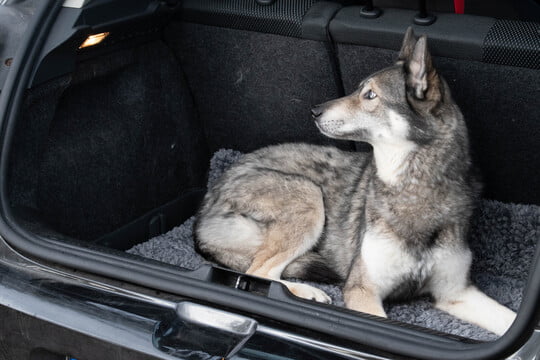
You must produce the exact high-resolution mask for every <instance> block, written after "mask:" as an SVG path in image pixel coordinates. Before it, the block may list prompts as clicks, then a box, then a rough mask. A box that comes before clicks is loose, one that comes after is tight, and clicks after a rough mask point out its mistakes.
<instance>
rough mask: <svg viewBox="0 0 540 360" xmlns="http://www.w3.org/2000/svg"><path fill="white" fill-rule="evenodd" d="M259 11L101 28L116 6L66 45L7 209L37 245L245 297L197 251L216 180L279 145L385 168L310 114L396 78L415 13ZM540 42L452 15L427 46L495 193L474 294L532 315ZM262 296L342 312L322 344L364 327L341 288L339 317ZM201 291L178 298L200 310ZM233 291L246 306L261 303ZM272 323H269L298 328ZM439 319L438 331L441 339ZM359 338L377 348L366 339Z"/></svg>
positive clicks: (22, 148) (27, 126) (36, 93)
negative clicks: (335, 152) (88, 43)
mask: <svg viewBox="0 0 540 360" xmlns="http://www.w3.org/2000/svg"><path fill="white" fill-rule="evenodd" d="M134 3H135V2H134ZM243 3H246V5H241V6H240V5H239V6H240V7H239V8H235V7H234V6H231V7H229V8H227V6H228V5H227V4H228V2H224V4H225V5H219V4H217V3H216V2H212V1H203V2H191V1H185V2H184V4H183V5H182V6H176V7H174V8H166V6H164V7H165V8H166V9H165V10H163V9H161V8H160V9H158V10H156V9H151V11H150V10H149V9H150V7H141V9H142V10H140V12H141V14H137V16H134V17H131V18H129V19H127V18H126V19H112V20H111V19H102V18H101V17H100V16H98V15H96V14H99V12H98V10H99V9H100V8H99V6H103V8H101V10H103V9H104V7H105V6H106V2H98V4H97V5H96V6H94V7H93V8H92V7H90V8H89V9H88V10H87V11H88V12H90V11H91V10H92V9H93V10H94V13H93V14H94V15H95V16H94V18H92V16H89V15H88V14H87V17H86V18H85V20H84V21H86V22H88V23H85V24H84V25H85V26H81V27H80V28H79V30H77V31H72V32H71V33H70V34H69V36H67V35H65V34H64V35H63V36H64V37H62V35H58V34H59V33H60V32H54V31H51V37H50V38H49V39H48V40H47V41H46V42H45V43H44V48H43V50H42V52H41V55H40V57H39V61H38V62H37V65H36V68H35V72H34V73H33V77H32V81H31V84H30V86H29V87H28V89H27V90H26V92H25V94H24V99H23V103H22V106H21V110H20V112H19V116H18V117H17V119H16V122H15V125H14V126H15V127H14V133H13V136H12V142H11V148H10V149H11V150H10V157H9V169H8V170H9V172H8V176H7V191H8V195H9V199H8V200H9V206H10V211H11V213H12V214H13V215H14V218H13V219H14V220H15V222H17V223H18V226H20V227H21V228H22V229H23V231H28V233H29V234H30V235H29V236H34V237H36V238H37V239H49V240H53V241H55V242H56V244H69V246H71V247H72V248H74V249H77V248H80V249H89V250H91V251H93V252H95V253H96V254H97V255H96V256H98V257H99V254H100V253H102V254H114V256H116V257H117V258H118V259H122V258H123V257H125V258H126V259H130V261H134V264H136V263H137V262H138V261H140V262H141V264H143V263H144V261H143V259H142V256H144V257H148V258H153V259H155V260H158V261H160V262H168V263H169V264H173V265H175V266H182V267H184V268H186V269H188V270H185V271H183V270H181V269H179V268H176V269H177V270H179V271H180V272H178V274H179V277H182V276H186V277H187V278H191V279H196V280H199V281H200V280H202V281H206V282H208V283H211V284H212V286H213V287H212V289H213V290H214V292H215V293H217V294H219V293H220V292H222V291H224V289H226V288H227V289H229V290H231V289H230V288H231V287H234V286H233V285H231V282H232V281H233V280H235V279H236V277H235V276H236V275H235V273H234V272H228V271H227V270H223V269H219V268H211V267H210V266H209V265H203V264H204V263H203V261H202V258H200V257H199V255H198V254H196V253H195V251H194V250H193V249H192V243H190V241H191V242H192V235H191V226H192V223H193V220H194V219H193V218H192V217H193V216H195V215H196V212H197V208H198V206H199V203H200V201H201V199H202V196H203V195H204V194H205V192H206V188H207V183H208V181H214V180H215V178H216V177H218V176H219V174H220V173H221V171H223V170H224V169H225V168H226V167H227V166H228V165H229V164H231V163H233V162H234V161H235V160H236V159H237V158H238V157H239V156H241V155H240V154H241V153H245V152H249V151H253V150H255V149H258V148H261V147H263V146H267V145H271V144H279V143H285V142H308V143H314V144H330V145H335V146H337V147H339V148H341V149H344V150H349V151H370V149H369V147H368V146H366V145H365V144H361V143H352V142H345V141H335V140H331V139H329V138H326V137H324V136H323V135H321V134H320V133H319V132H318V130H317V129H316V127H315V126H314V124H313V123H312V121H311V118H310V112H309V110H310V108H311V107H312V106H313V105H315V104H318V103H322V102H324V101H327V100H330V99H333V98H336V97H339V96H342V95H343V94H344V93H350V92H352V91H353V90H354V89H355V87H356V86H357V84H358V83H359V82H360V81H361V80H362V79H363V78H364V77H365V76H367V75H369V74H371V73H373V72H375V71H377V70H379V69H381V68H383V67H385V66H388V65H391V64H392V63H393V62H394V61H395V60H396V56H397V50H398V48H399V44H400V39H401V36H402V34H403V32H404V30H405V28H406V27H407V25H408V23H410V19H411V16H414V14H415V13H416V12H415V11H412V10H404V9H400V10H397V9H384V15H383V16H382V17H381V18H380V19H366V18H361V17H360V16H359V14H358V7H354V6H349V7H343V8H342V7H341V6H340V5H338V4H334V3H328V2H323V3H315V2H313V1H303V2H297V3H295V5H291V7H290V9H287V8H281V7H280V6H279V1H278V3H277V4H275V5H271V6H268V7H264V6H261V5H258V4H257V3H256V2H242V4H243ZM98 5H99V6H98ZM133 7H135V6H133ZM80 11H81V10H80V9H66V8H64V9H63V10H62V13H61V15H62V16H63V17H60V18H59V20H58V21H57V22H56V23H55V25H54V26H53V30H54V29H59V28H60V29H67V28H71V27H72V25H73V23H76V22H79V23H78V24H79V25H81V23H80V21H81V18H82V17H80ZM133 11H136V10H133ZM265 11H266V12H265ZM111 18H112V16H111ZM70 21H71V22H70ZM92 21H94V22H95V23H90V22H92ZM81 29H82V30H81ZM508 29H510V30H515V31H509V30H508ZM538 29H539V26H538V24H537V23H526V22H521V21H515V20H512V21H510V20H495V19H491V18H485V17H480V16H470V15H463V16H461V17H459V16H457V15H452V14H438V19H437V22H435V24H433V25H432V26H428V27H421V26H417V29H416V31H417V32H418V33H424V32H425V33H427V34H428V36H429V38H430V40H429V41H430V46H431V49H432V53H433V54H434V56H435V59H434V60H435V66H436V67H437V69H438V70H439V72H440V73H441V74H442V75H443V76H444V77H445V79H446V80H447V82H448V84H449V86H450V88H451V89H452V92H453V96H454V99H455V101H456V102H457V103H458V104H459V105H460V107H461V109H462V112H463V113H464V116H465V119H466V121H467V125H468V128H469V134H470V138H471V146H472V153H473V157H474V160H475V162H476V164H477V165H478V167H479V169H480V172H481V174H482V178H483V183H484V192H483V199H484V200H483V201H482V202H481V204H479V210H478V211H477V213H476V214H475V218H474V219H473V226H472V231H471V234H470V238H471V242H472V243H471V247H472V248H473V251H474V253H475V262H474V265H473V269H472V278H473V281H475V282H477V283H481V284H483V286H484V290H485V291H486V292H488V294H490V295H491V296H493V297H496V298H497V299H498V300H499V301H501V302H503V303H505V304H507V305H508V306H510V307H513V308H514V309H515V310H517V309H518V308H519V305H520V304H521V303H522V301H523V300H522V294H523V291H524V290H525V288H526V283H527V274H528V273H529V270H530V269H529V268H530V265H531V263H534V261H533V260H534V249H535V245H536V240H537V239H538V234H539V226H540V215H539V214H540V210H539V208H538V205H539V204H540V192H538V189H539V188H540V180H539V177H538V168H539V167H540V155H539V154H540V147H539V143H538V139H539V137H540V126H539V124H538V119H539V118H540V106H539V102H538V98H539V97H540V88H539V84H540V72H539V71H538V68H539V67H540V64H539V49H540V47H539V46H538V39H537V37H536V38H534V36H532V35H531V34H532V33H534V32H535V31H538ZM103 31H107V32H110V35H109V36H108V38H106V39H105V41H104V42H103V43H102V44H100V45H97V46H94V47H89V48H82V49H80V48H79V45H80V44H81V43H82V40H84V38H86V36H87V35H88V34H90V33H97V32H103ZM518 31H520V32H521V33H519V34H518V35H510V33H512V32H513V33H514V34H516V33H517V32H518ZM53 35H54V36H56V38H54V37H53ZM524 39H525V40H524ZM527 39H529V40H527ZM531 39H533V40H531ZM534 39H535V40H534ZM535 41H536V42H535ZM211 159H212V162H211ZM211 164H212V165H211ZM181 224H183V225H182V226H180V227H178V226H179V225H181ZM171 229H172V231H171V232H169V233H168V234H166V235H162V234H164V233H167V232H168V231H170V230H171ZM58 246H60V245H58ZM126 250H129V252H128V253H126V252H125V251H126ZM59 252H60V250H59ZM59 259H60V258H57V260H56V261H58V262H61V260H59ZM118 261H119V262H121V260H118ZM126 261H127V260H126ZM145 261H146V260H145ZM71 266H73V267H76V266H74V265H71ZM134 266H135V265H134ZM141 266H142V265H141ZM160 266H163V268H164V269H165V268H166V265H165V264H160ZM158 268H159V267H158ZM197 269H199V270H197ZM201 269H202V270H201ZM87 270H91V266H90V267H87ZM191 270H193V271H191ZM96 271H97V270H96ZM100 271H101V273H102V274H103V273H109V274H110V276H111V277H115V274H113V273H110V272H107V271H108V270H107V271H105V270H100ZM133 281H134V282H136V281H137V280H136V279H135V277H134V278H133ZM253 281H254V283H256V280H253ZM534 281H536V282H538V281H540V279H535V280H534ZM257 286H259V288H260V289H262V290H260V291H255V295H256V296H259V297H263V298H264V297H267V298H270V299H272V298H273V299H274V300H275V299H277V300H279V301H286V302H287V303H288V304H291V305H293V306H296V307H298V308H302V307H303V308H306V309H308V310H309V311H311V312H312V313H313V314H315V313H318V311H319V310H317V309H318V308H319V307H320V308H326V309H329V310H328V311H330V312H329V313H328V314H330V315H320V318H319V320H318V321H319V322H316V321H313V324H312V323H305V324H304V326H306V327H308V328H310V327H312V328H315V329H316V330H318V331H324V330H323V329H324V323H326V324H327V327H329V328H332V326H334V325H332V323H333V321H334V320H335V319H339V316H341V315H335V316H334V315H332V314H340V313H341V314H342V316H346V317H347V319H349V318H350V319H353V320H352V321H354V317H356V316H358V317H359V318H361V317H362V316H361V315H358V314H351V313H350V312H346V311H344V310H342V307H340V306H339V305H342V301H341V302H340V298H339V289H338V288H337V287H335V286H333V287H332V286H330V285H323V287H324V286H326V288H325V289H327V291H329V292H336V295H335V297H334V302H335V305H338V306H334V307H332V306H324V305H318V304H313V303H309V302H305V301H301V300H298V299H295V298H294V297H293V296H292V295H291V294H288V293H287V292H286V291H284V290H283V289H282V288H281V287H280V286H279V290H276V289H278V286H276V285H269V284H267V283H265V282H262V283H261V284H258V285H257ZM255 287H256V286H255ZM186 289H187V287H184V290H185V293H182V290H179V293H180V294H182V295H186V296H190V297H192V298H195V299H196V298H197V296H196V295H195V293H193V292H189V291H188V290H186ZM486 289H487V290H486ZM233 291H234V292H233V293H232V294H238V298H241V296H242V294H243V293H245V292H246V291H243V290H240V289H233ZM235 292H236V293H235ZM233 298H234V297H233ZM250 299H251V298H248V300H245V301H252V300H250ZM284 299H286V300H284ZM204 301H207V302H211V303H212V302H213V301H212V299H210V298H204ZM224 301H225V300H224ZM241 304H244V303H243V302H242V303H241V302H240V301H239V302H238V304H236V305H235V304H233V303H228V304H221V305H223V306H230V307H232V308H235V307H240V306H243V305H241ZM268 306H269V308H268V309H269V310H268V311H267V312H266V313H265V314H263V315H264V316H268V317H274V318H276V319H279V318H280V316H281V318H284V317H285V316H284V315H279V316H278V313H279V311H282V310H272V309H273V308H272V307H271V305H268ZM387 306H388V307H389V308H390V309H392V310H391V314H394V315H395V316H392V315H391V316H390V317H391V318H393V319H394V320H398V321H400V322H404V323H409V324H413V325H422V326H425V327H429V328H432V329H434V330H437V331H441V332H447V333H453V334H455V335H460V336H463V337H470V338H473V339H480V340H494V339H495V338H496V337H495V336H493V334H488V333H485V332H482V331H481V330H479V329H477V328H474V327H470V326H468V325H464V324H462V323H460V322H458V321H456V320H455V319H452V318H450V317H449V316H447V315H444V314H442V313H441V312H434V311H433V309H431V308H430V306H429V301H427V299H421V300H419V301H416V302H415V303H414V304H412V305H411V304H409V303H399V304H387ZM247 312H250V310H247ZM272 314H275V316H272ZM403 314H407V316H403ZM425 314H428V318H425ZM314 316H316V315H314ZM423 316H424V318H423V319H421V318H422V317H423ZM429 316H433V317H435V318H437V319H439V320H437V321H438V322H439V323H438V324H435V325H433V324H432V325H430V322H431V323H432V322H433V321H434V320H430V319H432V318H429ZM444 316H447V317H444ZM368 318H369V317H368ZM282 321H283V320H282ZM291 321H292V322H294V321H295V320H291ZM437 321H435V322H437ZM338 322H339V321H338ZM384 323H385V324H386V325H388V326H389V327H390V328H392V327H396V326H399V324H398V323H391V322H384ZM293 325H294V324H293ZM342 325H343V324H342ZM453 328H458V330H457V331H453ZM367 329H369V326H368V328H367ZM385 329H386V328H385ZM355 331H356V330H355ZM357 331H360V330H357ZM363 331H365V329H364V330H363ZM352 333H353V335H350V336H351V337H352V340H357V341H360V342H361V340H360V337H358V334H361V332H360V333H356V332H352ZM334 335H335V336H338V337H340V336H341V335H340V333H339V332H336V333H335V334H334ZM426 336H427V335H426ZM453 339H454V340H455V339H456V338H453ZM349 340H351V339H349ZM458 342H466V341H465V340H463V339H460V340H459V341H458ZM445 344H446V343H445ZM456 346H457V345H456Z"/></svg>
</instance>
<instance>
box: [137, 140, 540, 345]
mask: <svg viewBox="0 0 540 360" xmlns="http://www.w3.org/2000/svg"><path fill="white" fill-rule="evenodd" d="M240 156H242V155H241V153H239V152H236V151H233V150H219V151H218V152H216V153H215V155H214V157H213V158H212V160H211V164H210V174H209V180H208V185H209V186H210V185H211V184H213V182H215V181H216V180H217V179H218V178H219V176H220V175H221V174H222V173H223V171H224V170H225V169H227V168H228V167H229V166H230V165H231V164H232V163H234V162H235V161H236V160H238V158H239V157H240ZM194 221H195V217H192V218H190V219H188V220H187V221H186V222H184V223H183V224H182V225H180V226H178V227H176V228H174V229H172V230H171V231H169V232H168V233H166V234H163V235H160V236H157V237H155V238H153V239H150V240H149V241H147V242H145V243H142V244H139V245H137V246H135V247H133V248H131V249H130V250H128V252H129V253H131V254H135V255H140V256H143V257H147V258H151V259H155V260H158V261H162V262H165V263H169V264H172V265H177V266H181V267H183V268H187V269H196V268H197V267H199V266H200V265H201V264H203V263H205V262H206V261H205V259H204V258H203V257H202V256H201V255H199V254H197V253H196V252H195V250H194V248H193V233H192V231H193V224H194ZM539 236H540V207H538V206H534V205H516V204H505V203H501V202H497V201H491V200H483V201H481V203H480V204H479V207H478V210H477V212H476V214H475V216H474V218H473V220H472V224H471V231H470V236H469V241H470V246H471V249H472V251H473V254H474V260H473V265H472V268H471V277H472V281H473V283H474V284H476V286H478V287H479V288H480V289H481V290H482V291H484V292H485V293H486V294H488V295H489V296H491V297H493V298H494V299H496V300H498V301H499V302H500V303H502V304H504V305H506V306H508V307H509V308H511V309H512V310H514V311H517V310H518V308H519V305H520V303H521V299H522V296H523V294H522V293H523V289H524V288H525V283H526V280H527V275H528V273H529V268H530V266H531V261H532V259H533V255H534V248H535V245H536V241H537V240H538V238H539ZM310 284H312V285H315V286H316V287H318V288H320V289H322V290H324V291H326V292H327V293H328V295H330V297H331V298H332V303H333V304H334V305H337V306H344V302H343V295H342V292H341V289H340V288H339V287H338V286H335V285H327V284H313V283H310ZM385 309H386V311H387V313H388V317H389V318H390V319H393V320H397V321H401V322H405V323H409V324H414V325H419V326H422V327H426V328H430V329H433V330H438V331H441V332H445V333H450V334H454V335H460V336H464V337H467V338H471V339H477V340H495V339H496V338H497V336H496V335H495V334H493V333H490V332H488V331H486V330H484V329H482V328H479V327H478V326H475V325H472V324H469V323H466V322H464V321H461V320H459V319H457V318H455V317H453V316H451V315H449V314H447V313H445V312H443V311H440V310H437V309H435V308H434V307H433V304H432V302H431V301H430V299H428V298H417V299H414V300H411V301H407V302H399V303H395V302H394V303H385Z"/></svg>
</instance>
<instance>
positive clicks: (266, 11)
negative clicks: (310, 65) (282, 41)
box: [182, 0, 317, 37]
mask: <svg viewBox="0 0 540 360" xmlns="http://www.w3.org/2000/svg"><path fill="white" fill-rule="evenodd" d="M316 1H317V0H280V1H275V2H273V3H269V4H267V5H261V4H259V3H258V2H257V1H255V0H183V1H182V20H183V21H187V22H193V23H197V24H206V25H213V26H223V27H227V28H231V29H240V30H249V31H259V32H264V33H269V34H278V35H285V36H291V37H300V36H301V35H302V17H303V16H304V15H305V14H306V12H307V11H308V9H309V8H310V7H311V6H312V5H313V4H314V3H315V2H316Z"/></svg>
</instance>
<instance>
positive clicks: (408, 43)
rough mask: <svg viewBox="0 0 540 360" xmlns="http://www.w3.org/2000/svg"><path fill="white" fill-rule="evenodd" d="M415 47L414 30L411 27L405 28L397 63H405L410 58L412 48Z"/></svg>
mask: <svg viewBox="0 0 540 360" xmlns="http://www.w3.org/2000/svg"><path fill="white" fill-rule="evenodd" d="M415 45H416V36H415V35H414V30H413V28H412V26H409V27H408V28H407V31H406V32H405V36H404V37H403V43H402V44H401V50H400V51H399V56H398V59H397V61H407V60H409V58H410V57H411V55H412V53H413V50H414V46H415Z"/></svg>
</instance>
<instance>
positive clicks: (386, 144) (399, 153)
mask: <svg viewBox="0 0 540 360" xmlns="http://www.w3.org/2000/svg"><path fill="white" fill-rule="evenodd" d="M388 115H389V120H390V128H381V129H379V130H375V131H374V139H373V142H372V145H373V155H374V157H375V164H376V166H377V175H378V176H379V178H380V179H381V180H382V181H384V182H385V183H386V184H388V185H395V184H396V183H397V182H398V180H399V175H400V174H401V173H402V172H403V171H404V170H405V168H406V159H407V156H408V155H409V154H410V153H411V151H413V150H414V149H415V147H416V145H415V144H414V143H413V142H411V141H409V140H407V135H408V132H409V125H408V123H407V121H406V120H405V119H404V118H403V117H402V116H400V115H399V114H397V113H396V112H394V111H389V112H388Z"/></svg>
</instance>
